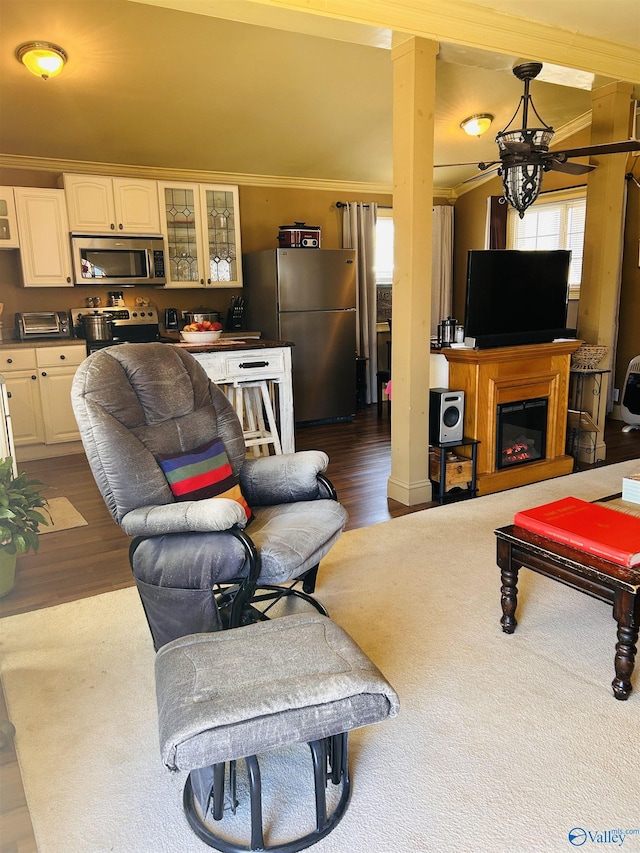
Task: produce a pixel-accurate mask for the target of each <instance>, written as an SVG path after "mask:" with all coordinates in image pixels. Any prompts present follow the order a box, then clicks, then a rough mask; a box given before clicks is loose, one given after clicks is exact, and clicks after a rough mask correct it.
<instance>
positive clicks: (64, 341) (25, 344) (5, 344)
mask: <svg viewBox="0 0 640 853" xmlns="http://www.w3.org/2000/svg"><path fill="white" fill-rule="evenodd" d="M85 343H86V341H84V340H81V339H80V338H29V339H28V340H26V341H21V340H19V339H17V338H16V340H15V341H0V350H3V349H16V348H19V349H33V348H34V347H38V349H40V348H41V347H69V346H73V345H74V344H82V346H84V345H85Z"/></svg>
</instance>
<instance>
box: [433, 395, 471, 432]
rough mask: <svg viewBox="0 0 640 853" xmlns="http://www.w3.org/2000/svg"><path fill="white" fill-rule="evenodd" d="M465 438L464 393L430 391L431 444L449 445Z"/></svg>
mask: <svg viewBox="0 0 640 853" xmlns="http://www.w3.org/2000/svg"><path fill="white" fill-rule="evenodd" d="M463 436H464V391H449V389H448V388H431V390H430V391H429V444H449V443H450V442H453V441H462V438H463Z"/></svg>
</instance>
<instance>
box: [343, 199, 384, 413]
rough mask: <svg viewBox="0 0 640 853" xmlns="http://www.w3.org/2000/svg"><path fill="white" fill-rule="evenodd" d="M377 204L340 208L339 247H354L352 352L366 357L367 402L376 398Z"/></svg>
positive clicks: (375, 400)
mask: <svg viewBox="0 0 640 853" xmlns="http://www.w3.org/2000/svg"><path fill="white" fill-rule="evenodd" d="M377 218H378V205H377V204H376V203H375V202H369V203H368V204H363V203H362V202H359V201H352V202H347V203H346V204H345V205H344V207H343V208H342V248H343V249H355V250H356V309H357V322H356V354H357V355H358V356H360V357H362V358H366V359H367V362H366V365H367V366H366V374H367V397H366V400H367V403H375V402H377V394H376V372H377V370H378V354H377V349H378V341H377V334H376V275H375V249H376V220H377Z"/></svg>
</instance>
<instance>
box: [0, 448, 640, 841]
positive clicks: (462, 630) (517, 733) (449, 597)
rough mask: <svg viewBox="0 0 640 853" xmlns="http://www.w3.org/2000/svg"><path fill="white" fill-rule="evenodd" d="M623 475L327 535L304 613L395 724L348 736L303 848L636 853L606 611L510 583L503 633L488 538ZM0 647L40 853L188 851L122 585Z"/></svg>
mask: <svg viewBox="0 0 640 853" xmlns="http://www.w3.org/2000/svg"><path fill="white" fill-rule="evenodd" d="M639 468H640V464H639V463H638V462H630V463H623V464H621V465H616V466H610V467H605V468H601V469H599V470H597V471H593V472H588V473H581V474H574V475H570V476H568V477H563V478H560V479H557V480H553V481H547V482H546V483H542V484H536V485H534V486H527V487H524V488H522V489H517V490H513V491H510V492H503V493H500V494H497V495H491V496H487V497H482V498H478V499H476V500H472V501H464V502H461V503H458V504H456V505H453V506H448V507H442V508H436V509H431V510H427V511H426V512H422V513H416V514H414V515H409V516H405V517H403V518H400V519H396V520H394V521H391V522H386V523H384V524H379V525H374V526H372V527H369V528H364V529H361V530H355V531H352V532H349V533H347V534H345V535H344V536H343V537H342V538H341V540H340V541H339V542H338V544H337V545H336V547H335V548H334V549H333V551H332V552H331V554H330V555H329V556H328V558H327V559H326V560H325V561H324V563H323V566H322V568H321V572H320V581H319V591H318V592H319V597H320V598H321V599H322V600H323V601H324V603H325V604H326V605H327V607H328V608H329V611H330V613H331V615H332V617H333V618H334V619H335V620H336V621H338V622H339V623H340V624H342V625H343V626H344V627H345V628H346V629H347V630H348V631H349V632H350V633H351V634H352V636H353V637H354V638H355V639H356V640H357V641H358V642H359V643H360V644H361V646H362V647H363V649H364V650H365V651H366V652H367V653H368V654H369V655H370V656H371V657H372V658H373V660H374V661H375V662H376V663H377V664H378V665H379V666H380V668H381V669H382V670H383V672H385V674H386V675H387V677H388V678H389V680H390V681H391V682H392V684H393V685H394V686H395V688H396V689H397V691H398V693H399V695H400V700H401V711H400V714H399V716H398V717H397V718H396V719H395V720H392V721H389V722H387V723H384V724H381V725H378V726H373V727H370V728H367V729H364V730H360V731H358V732H356V733H354V734H353V736H352V738H351V750H352V754H351V767H352V775H353V798H352V802H351V805H350V808H349V810H348V811H347V814H346V815H345V817H344V819H343V821H342V822H341V823H340V825H339V826H338V827H337V828H336V830H335V831H334V832H333V833H332V834H331V835H329V836H328V837H327V838H326V839H324V840H323V841H321V842H320V843H319V844H318V845H317V846H316V847H314V848H313V849H314V850H317V851H318V853H352V852H353V851H363V853H364V851H366V853H547V851H548V853H561V852H562V851H570V850H572V849H573V846H574V845H572V844H571V843H570V842H569V833H570V832H571V830H573V829H574V828H575V829H577V830H582V831H583V832H584V833H585V834H583V835H582V836H579V835H576V839H575V840H576V841H583V842H584V843H583V844H582V845H581V847H582V850H583V851H586V850H591V849H593V850H598V851H602V850H608V849H611V848H612V847H615V848H618V847H620V846H621V844H620V842H618V843H614V842H613V841H612V839H614V838H617V837H618V836H616V835H611V832H612V831H614V830H615V831H618V830H622V831H624V833H627V834H625V835H624V836H621V838H622V841H623V844H622V850H626V851H639V850H640V794H639V791H640V787H639V781H638V768H639V767H640V666H639V668H638V670H637V671H636V673H635V677H634V684H635V690H636V692H635V693H634V694H632V696H631V698H630V699H629V700H628V701H627V702H618V701H616V700H615V699H614V698H613V694H612V691H611V688H610V683H611V679H612V678H613V654H614V644H615V623H614V620H613V618H612V614H611V608H610V607H608V606H607V605H605V604H603V603H601V602H598V601H596V600H594V599H592V598H590V597H588V596H586V595H584V594H581V593H578V592H575V591H573V590H570V589H568V588H566V587H563V586H561V585H560V584H558V583H556V582H554V581H551V580H548V579H546V578H543V577H540V576H538V575H534V574H532V573H530V572H527V571H524V570H523V571H522V573H521V574H522V578H521V583H520V590H521V593H520V603H519V610H518V618H519V626H518V628H517V630H516V632H515V634H514V635H513V636H507V635H506V634H503V633H502V631H501V629H500V625H499V617H500V589H499V588H500V583H499V572H498V570H497V568H496V564H495V537H494V536H493V530H494V528H495V527H497V526H501V525H503V524H508V523H510V521H511V520H512V518H513V514H514V512H515V511H516V510H518V509H521V508H525V507H529V506H534V505H535V504H538V503H543V502H545V501H547V500H553V499H555V498H558V497H561V496H564V495H567V494H574V495H576V496H578V497H582V498H585V499H587V500H592V499H595V498H597V497H600V496H603V495H605V494H610V493H612V492H615V491H618V490H620V488H621V478H622V476H623V474H625V473H631V472H637V471H638V470H639ZM0 631H1V633H2V643H1V652H2V654H1V664H0V665H1V669H2V679H3V683H4V689H5V691H6V695H7V703H8V707H9V713H10V717H11V719H12V720H13V722H14V724H15V726H16V728H17V735H16V746H17V750H18V754H19V758H20V763H21V767H22V771H23V775H24V781H25V788H26V792H27V797H28V801H29V807H30V810H31V814H32V818H33V823H34V827H35V832H36V835H37V839H38V844H39V849H40V853H103V851H104V853H106V851H115V853H161V852H162V851H167V853H169V851H171V853H175V851H181V853H191V852H192V851H193V853H197V851H203V850H206V849H207V848H206V847H205V846H204V845H203V844H202V843H201V842H200V841H198V839H197V838H196V837H195V836H194V835H192V833H191V831H190V830H189V828H188V827H187V824H186V822H185V819H184V817H183V815H182V810H181V789H182V785H183V782H184V779H183V778H182V777H181V776H180V775H175V776H171V775H170V774H169V773H168V772H167V771H166V770H165V769H164V768H163V766H162V765H161V762H160V758H159V750H158V743H157V730H156V709H155V698H154V684H153V657H154V655H153V651H152V646H151V641H150V637H149V634H148V630H147V628H146V624H145V621H144V616H143V613H142V609H141V607H140V604H139V602H138V599H137V593H136V591H135V589H126V590H120V591H118V592H113V593H108V594H105V595H100V596H96V597H94V598H89V599H85V600H84V601H80V602H76V603H73V604H66V605H61V606H59V607H52V608H49V609H47V610H41V611H37V612H34V613H28V614H24V615H20V616H13V617H9V618H6V619H3V620H2V621H1V622H0ZM287 760H290V761H292V762H293V768H292V769H291V768H290V770H289V779H290V782H291V785H292V786H293V788H294V790H293V791H292V792H291V794H292V798H294V799H296V795H298V794H299V791H298V790H297V788H298V787H299V786H300V782H299V780H300V778H301V775H300V766H301V763H303V764H304V767H305V772H307V773H308V772H309V760H308V758H307V753H306V752H305V750H304V749H301V751H300V752H296V753H295V755H292V756H287ZM267 769H268V768H267ZM264 776H265V777H266V778H267V779H268V778H270V773H269V772H266V771H265V773H264ZM298 798H299V797H298ZM265 799H266V801H267V803H266V805H265V808H266V809H267V810H268V811H269V814H272V815H274V817H273V819H271V818H270V820H269V822H270V825H272V824H273V826H274V828H278V829H280V830H282V831H283V832H286V828H287V827H286V818H283V817H282V814H280V813H278V811H277V810H278V807H279V806H278V801H277V800H276V801H275V804H272V791H271V790H270V788H269V786H268V784H267V791H266V795H265ZM245 811H246V809H245ZM607 832H608V833H609V835H606V833H607ZM598 834H599V835H598ZM598 839H599V840H598ZM607 839H608V840H607Z"/></svg>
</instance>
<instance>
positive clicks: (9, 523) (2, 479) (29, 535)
mask: <svg viewBox="0 0 640 853" xmlns="http://www.w3.org/2000/svg"><path fill="white" fill-rule="evenodd" d="M42 485H43V484H42V483H41V482H40V480H31V479H29V478H28V476H27V474H26V473H24V472H23V473H22V474H19V475H18V476H17V477H14V475H13V460H12V459H11V457H8V458H7V459H3V460H2V461H0V596H2V595H6V594H7V593H8V592H10V591H11V589H12V588H13V584H14V579H15V570H16V559H17V557H18V555H19V554H26V553H27V551H29V550H34V551H37V550H38V546H39V544H40V543H39V541H38V529H39V527H40V525H41V524H49V522H48V521H47V520H46V518H45V517H44V515H43V514H42V513H41V512H38V509H44V510H45V512H47V515H48V510H47V499H46V498H44V497H42V494H41V493H40V489H39V487H40V486H42ZM49 520H51V516H49Z"/></svg>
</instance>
